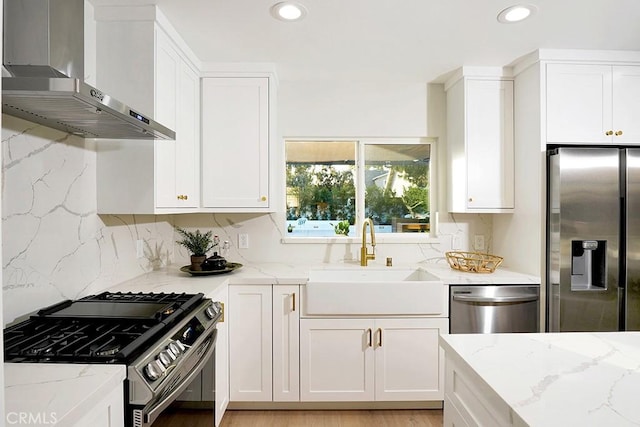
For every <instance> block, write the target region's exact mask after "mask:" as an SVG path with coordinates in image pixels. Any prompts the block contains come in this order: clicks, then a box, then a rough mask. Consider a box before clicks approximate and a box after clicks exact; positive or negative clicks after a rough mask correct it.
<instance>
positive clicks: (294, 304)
mask: <svg viewBox="0 0 640 427" xmlns="http://www.w3.org/2000/svg"><path fill="white" fill-rule="evenodd" d="M291 299H292V300H293V310H292V311H296V293H295V292H294V293H293V294H291Z"/></svg>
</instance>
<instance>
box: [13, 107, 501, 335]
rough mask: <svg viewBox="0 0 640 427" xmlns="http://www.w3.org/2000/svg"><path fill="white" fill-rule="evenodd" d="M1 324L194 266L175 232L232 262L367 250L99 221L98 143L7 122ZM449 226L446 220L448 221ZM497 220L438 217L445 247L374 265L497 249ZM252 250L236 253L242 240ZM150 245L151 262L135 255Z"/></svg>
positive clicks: (278, 231) (405, 249) (147, 222)
mask: <svg viewBox="0 0 640 427" xmlns="http://www.w3.org/2000/svg"><path fill="white" fill-rule="evenodd" d="M2 120H3V122H2V126H3V128H2V159H3V165H2V173H3V181H2V182H3V188H2V197H3V199H2V221H3V223H2V227H3V234H2V244H3V253H2V260H3V274H4V277H3V320H4V324H5V325H6V324H7V323H8V322H11V321H12V320H14V319H15V318H16V317H19V316H22V315H24V314H27V313H30V312H32V311H33V310H36V309H39V308H42V307H44V306H47V305H51V304H54V303H56V302H59V301H61V300H64V299H74V298H78V297H82V296H84V295H88V294H91V293H96V292H99V291H101V290H104V289H105V288H108V287H110V286H112V285H114V284H116V283H118V282H121V281H124V280H128V279H130V278H132V277H135V276H137V275H139V274H142V273H144V272H146V271H150V270H152V269H158V268H164V267H166V266H167V265H169V264H172V263H177V264H182V265H186V264H188V263H189V261H188V259H189V254H188V253H186V251H185V250H184V248H182V247H181V246H179V245H176V244H175V240H176V238H177V237H178V236H176V235H175V233H174V229H173V227H174V226H180V227H183V228H190V229H195V228H199V229H201V230H203V231H206V230H212V231H213V233H214V234H217V235H218V236H220V239H221V240H223V241H224V240H228V241H229V242H230V244H231V249H230V251H229V254H228V256H227V258H228V259H229V260H231V261H234V262H240V263H250V262H285V263H296V262H305V263H309V262H313V263H315V262H317V263H323V262H345V261H346V262H355V261H356V260H357V259H358V256H359V248H360V243H359V242H358V241H357V240H354V241H352V242H351V243H343V242H340V243H328V244H292V243H283V242H282V239H283V237H286V234H287V233H286V230H285V229H284V223H285V221H284V213H274V214H269V215H260V214H188V215H98V214H97V212H96V150H95V144H99V142H95V141H92V140H84V139H82V138H78V137H76V136H72V135H68V134H65V133H63V132H59V131H56V130H53V129H49V128H46V127H43V126H40V125H36V124H34V123H31V122H27V121H24V120H21V119H17V118H15V117H12V116H7V115H3V119H2ZM443 216H444V218H443ZM491 228H492V221H491V216H490V215H455V216H452V215H446V214H444V215H443V214H441V218H440V225H439V233H440V236H439V238H438V239H433V242H429V243H419V244H416V243H411V244H409V243H404V244H398V243H379V244H378V245H377V247H376V253H377V261H376V262H381V263H382V262H384V259H385V258H386V257H387V256H391V257H393V258H394V260H396V261H397V262H444V260H443V254H444V252H445V251H447V250H449V249H450V248H451V243H452V239H453V237H454V236H455V237H456V238H457V240H458V241H459V242H460V245H461V247H460V249H463V250H465V249H467V248H468V247H469V236H473V235H474V234H483V235H485V236H486V238H487V239H489V240H488V241H487V242H486V244H487V247H488V248H490V247H491V241H490V236H491ZM240 233H246V234H248V235H249V242H250V244H249V248H248V249H238V248H237V245H236V243H237V241H238V234H240ZM138 241H142V242H143V249H144V256H143V257H141V258H138V257H137V251H136V245H137V242H138Z"/></svg>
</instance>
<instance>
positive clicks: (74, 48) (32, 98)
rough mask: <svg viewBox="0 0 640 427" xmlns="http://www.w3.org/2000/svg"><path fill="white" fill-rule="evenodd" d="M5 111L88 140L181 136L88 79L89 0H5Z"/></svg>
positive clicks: (3, 101) (3, 99) (3, 92)
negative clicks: (86, 6) (86, 28)
mask: <svg viewBox="0 0 640 427" xmlns="http://www.w3.org/2000/svg"><path fill="white" fill-rule="evenodd" d="M3 25H4V37H3V40H4V45H3V56H4V57H3V65H4V68H5V70H6V71H7V72H8V73H9V74H10V75H11V77H3V78H2V112H3V113H5V114H9V115H12V116H16V117H20V118H22V119H25V120H28V121H31V122H36V123H40V124H42V125H45V126H48V127H52V128H55V129H59V130H62V131H64V132H68V133H71V134H74V135H79V136H82V137H85V138H109V139H175V137H176V133H175V132H174V131H172V130H171V129H168V128H166V127H165V126H162V125H161V124H160V123H157V122H155V121H154V120H153V119H152V118H150V116H147V115H145V114H144V113H143V112H141V111H137V110H135V109H131V108H129V107H128V106H127V105H125V104H124V103H122V102H120V101H118V100H117V99H114V98H112V97H111V96H109V95H108V94H106V93H103V92H102V91H100V90H98V89H96V88H94V87H92V86H90V85H88V84H86V83H85V82H84V0H4V24H3Z"/></svg>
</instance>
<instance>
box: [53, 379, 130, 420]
mask: <svg viewBox="0 0 640 427" xmlns="http://www.w3.org/2000/svg"><path fill="white" fill-rule="evenodd" d="M54 424H56V425H57V423H55V422H54ZM61 424H63V423H61ZM66 425H68V424H66ZM73 426H74V427H85V426H92V427H124V387H122V386H118V387H116V388H115V389H113V391H111V392H109V393H107V394H106V395H105V396H104V398H102V400H100V402H98V403H97V404H96V405H95V406H94V407H93V408H91V410H90V411H89V412H87V413H86V414H85V415H84V416H83V417H82V418H80V420H78V422H76V423H75V424H73Z"/></svg>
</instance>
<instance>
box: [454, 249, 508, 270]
mask: <svg viewBox="0 0 640 427" xmlns="http://www.w3.org/2000/svg"><path fill="white" fill-rule="evenodd" d="M445 255H446V257H447V262H448V263H449V265H450V266H451V268H453V269H454V270H460V271H466V272H469V273H493V272H494V271H495V270H496V268H498V266H499V265H500V263H501V262H502V259H503V258H502V257H501V256H497V255H491V254H483V253H480V252H460V251H451V252H446V253H445Z"/></svg>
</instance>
